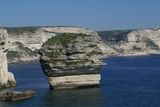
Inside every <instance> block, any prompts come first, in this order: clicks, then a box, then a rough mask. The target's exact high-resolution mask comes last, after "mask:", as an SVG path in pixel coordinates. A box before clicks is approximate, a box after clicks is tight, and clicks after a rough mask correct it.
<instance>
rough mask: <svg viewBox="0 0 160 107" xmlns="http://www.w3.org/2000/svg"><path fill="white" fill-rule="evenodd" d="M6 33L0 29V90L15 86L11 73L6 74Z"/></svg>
mask: <svg viewBox="0 0 160 107" xmlns="http://www.w3.org/2000/svg"><path fill="white" fill-rule="evenodd" d="M7 36H8V35H7V31H6V30H4V29H0V89H1V88H7V87H12V86H15V85H16V81H15V79H14V76H13V74H12V73H11V72H8V64H7V58H6V54H7V51H8V37H7Z"/></svg>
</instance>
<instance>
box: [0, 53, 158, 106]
mask: <svg viewBox="0 0 160 107" xmlns="http://www.w3.org/2000/svg"><path fill="white" fill-rule="evenodd" d="M104 62H106V63H107V65H106V66H104V67H102V70H101V75H102V79H101V86H100V88H92V89H78V90H64V91H50V90H49V86H48V82H47V77H46V76H45V75H44V74H43V72H42V70H41V67H40V64H39V63H38V62H31V63H22V64H10V65H9V70H10V71H11V72H13V73H14V75H15V78H16V80H17V82H18V86H17V87H16V88H13V89H14V90H25V89H32V90H34V91H36V94H35V96H34V97H33V98H32V99H29V100H25V101H19V102H12V103H0V107H160V56H132V57H110V58H107V59H104Z"/></svg>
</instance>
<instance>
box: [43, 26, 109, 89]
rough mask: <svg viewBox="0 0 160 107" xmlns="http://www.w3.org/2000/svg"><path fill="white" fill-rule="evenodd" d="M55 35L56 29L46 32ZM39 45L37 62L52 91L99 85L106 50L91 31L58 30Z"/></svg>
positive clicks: (96, 35)
mask: <svg viewBox="0 0 160 107" xmlns="http://www.w3.org/2000/svg"><path fill="white" fill-rule="evenodd" d="M47 30H48V31H49V32H54V33H56V31H55V29H54V28H53V30H52V29H51V28H50V29H47ZM57 33H58V34H57V35H56V36H54V37H52V38H50V39H49V40H48V41H47V42H45V43H44V45H43V46H42V48H41V50H40V53H41V57H40V63H41V66H42V69H43V71H44V73H45V74H46V75H47V76H48V78H49V79H48V81H49V84H50V87H51V88H52V89H71V88H80V87H92V86H98V85H99V81H100V68H101V66H102V64H103V63H102V60H101V58H102V57H103V55H105V54H106V52H107V47H106V45H105V44H104V43H103V41H102V40H101V38H100V37H99V36H98V34H97V33H96V32H94V31H92V30H87V29H82V28H81V29H80V30H79V28H74V30H72V29H70V30H68V29H67V30H64V31H63V30H58V31H57Z"/></svg>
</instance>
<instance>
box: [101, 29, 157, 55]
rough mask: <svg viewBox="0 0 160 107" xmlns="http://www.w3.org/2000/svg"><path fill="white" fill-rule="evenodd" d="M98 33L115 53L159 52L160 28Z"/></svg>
mask: <svg viewBox="0 0 160 107" xmlns="http://www.w3.org/2000/svg"><path fill="white" fill-rule="evenodd" d="M99 34H100V36H101V37H102V38H103V39H104V40H105V42H106V44H107V45H108V46H109V47H110V48H112V49H113V50H115V51H116V52H117V54H121V55H125V54H137V55H139V54H160V29H141V30H123V31H107V32H99ZM108 55H109V54H108Z"/></svg>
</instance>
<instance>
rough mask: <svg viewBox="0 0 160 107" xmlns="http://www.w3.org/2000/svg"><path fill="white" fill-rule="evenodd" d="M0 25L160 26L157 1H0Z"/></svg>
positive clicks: (159, 12)
mask: <svg viewBox="0 0 160 107" xmlns="http://www.w3.org/2000/svg"><path fill="white" fill-rule="evenodd" d="M0 25H1V26H36V25H52V26H60V25H62V26H63V25H65V26H66V25H68V26H81V27H88V28H93V29H95V30H109V29H129V28H149V27H156V26H160V0H0Z"/></svg>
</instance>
